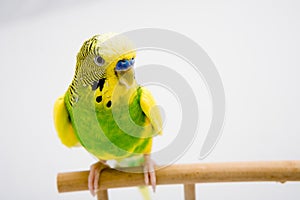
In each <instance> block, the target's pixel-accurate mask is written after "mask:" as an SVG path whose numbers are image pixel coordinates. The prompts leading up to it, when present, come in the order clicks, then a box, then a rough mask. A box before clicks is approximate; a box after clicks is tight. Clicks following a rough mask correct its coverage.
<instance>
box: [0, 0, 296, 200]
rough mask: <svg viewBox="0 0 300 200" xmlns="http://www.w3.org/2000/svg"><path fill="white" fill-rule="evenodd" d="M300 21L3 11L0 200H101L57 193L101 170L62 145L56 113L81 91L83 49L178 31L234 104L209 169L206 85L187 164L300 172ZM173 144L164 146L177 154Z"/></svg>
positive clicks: (212, 14) (87, 9) (42, 8)
mask: <svg viewBox="0 0 300 200" xmlns="http://www.w3.org/2000/svg"><path fill="white" fill-rule="evenodd" d="M299 9H300V4H299V2H298V1H296V0H295V1H243V2H242V1H209V2H208V1H187V0H186V1H156V0H152V1H138V0H136V1H121V0H119V1H108V0H103V1H86V2H84V1H79V2H76V3H75V1H67V0H65V1H49V2H48V1H46V0H43V1H37V0H26V1H25V0H24V1H17V0H14V1H8V0H6V1H1V2H0V13H1V14H0V17H1V19H0V87H1V90H0V91H1V104H0V119H1V122H0V124H1V129H0V130H1V131H0V134H1V140H0V162H1V165H0V167H1V170H0V179H1V182H0V188H1V189H0V191H1V192H0V199H3V200H6V199H9V200H10V199H21V198H22V199H26V200H27V199H28V200H32V199H49V200H50V199H51V200H54V199H57V200H59V199H64V200H75V199H78V200H79V199H93V198H92V197H91V196H90V194H89V193H88V192H78V193H68V194H58V192H57V190H56V174H57V173H58V172H61V171H72V170H82V169H88V167H89V165H90V164H92V163H93V162H95V160H94V159H93V158H92V157H91V156H90V155H89V154H88V153H86V152H85V151H84V150H83V149H67V148H65V147H64V146H63V145H61V143H60V141H59V140H58V138H57V136H56V133H55V130H54V127H53V120H52V110H53V103H54V101H55V99H56V98H57V97H58V96H59V95H61V94H63V93H64V91H65V90H66V89H67V86H68V84H69V83H70V81H71V80H72V77H73V71H74V66H75V56H76V53H77V51H78V50H79V48H80V46H81V44H82V42H83V41H84V40H85V39H87V38H89V37H91V36H92V35H94V34H97V33H104V32H111V31H113V32H122V31H128V30H132V29H136V28H143V27H155V28H167V29H170V30H174V31H177V32H179V33H182V34H184V35H186V36H188V37H190V38H191V39H192V40H194V41H195V42H197V43H198V44H199V45H200V46H202V47H203V49H204V50H205V51H206V52H207V53H208V55H209V56H210V57H211V59H212V60H213V62H214V63H215V65H216V67H217V69H218V71H219V73H220V76H221V78H222V80H223V84H224V87H225V93H226V99H227V102H226V104H227V107H226V110H227V114H226V122H225V126H224V132H223V135H222V137H221V139H220V141H219V143H218V144H217V146H216V148H215V149H214V151H213V152H212V153H211V154H210V155H209V156H208V157H207V158H206V159H205V160H203V161H200V160H198V156H199V152H200V147H201V145H202V143H203V139H204V136H205V135H204V133H205V131H206V129H207V127H208V124H209V118H210V112H209V110H210V109H208V108H210V102H209V100H207V99H208V96H207V91H206V90H205V88H204V87H203V83H202V86H201V84H200V85H199V88H200V92H199V93H198V94H203V98H202V99H201V100H200V101H199V104H200V105H199V108H200V111H202V112H201V114H200V115H201V116H200V130H199V136H198V137H197V138H196V140H195V142H194V143H193V145H192V146H191V148H190V149H189V150H188V151H187V152H186V154H185V155H184V156H183V157H182V158H181V159H180V160H179V161H178V162H180V163H183V162H185V163H195V162H223V161H254V160H286V159H298V160H299V159H300V145H299V141H300V126H299V113H300V104H299V102H300V91H299V89H300V79H299V74H300V70H299V64H300V61H299V50H300V38H299V35H300V29H299V28H300V21H299V18H300V14H299ZM141 58H142V56H141ZM160 58H161V60H158V61H161V62H164V63H168V60H167V57H160ZM168 59H170V63H171V62H172V58H169V57H168ZM138 62H139V61H138V58H137V63H138ZM157 73H159V72H157ZM200 82H201V81H200ZM194 88H196V89H197V88H198V87H197V85H196V86H195V85H194ZM199 88H198V89H199ZM201 88H202V89H201ZM154 89H155V88H154ZM156 94H159V92H156ZM157 98H158V99H160V101H161V102H163V101H164V98H162V97H157ZM200 98H201V95H200ZM175 103H176V102H175ZM162 104H163V103H162ZM174 105H176V104H174ZM177 110H178V109H177ZM166 111H167V110H166ZM175 111H176V109H174V112H175ZM206 114H207V115H206ZM176 115H177V113H176V112H175V113H170V112H169V113H168V112H167V113H166V117H167V120H169V122H176V120H178V119H180V118H176ZM172 116H175V117H174V118H172ZM201 119H202V120H201ZM172 120H173V121H172ZM170 130H172V129H171V128H170V129H167V130H166V131H165V134H166V136H167V137H168V136H170V137H171V136H172V132H170ZM163 137H164V136H163ZM163 137H162V139H161V141H164V142H161V145H167V144H168V140H166V139H163ZM165 138H166V137H165ZM299 188H300V184H299V183H286V184H279V183H231V184H225V183H222V184H201V185H198V186H197V193H198V197H197V199H202V200H212V199H236V200H237V199H241V198H242V199H245V200H250V199H251V200H252V199H270V200H271V199H272V200H279V199H294V200H296V199H299V198H300V189H299ZM110 198H111V199H141V197H140V195H139V193H138V190H136V189H118V190H111V191H110ZM153 198H154V199H167V198H168V199H183V188H182V186H159V187H158V188H157V192H156V194H155V195H154V196H153Z"/></svg>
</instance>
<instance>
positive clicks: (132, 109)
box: [54, 33, 162, 195]
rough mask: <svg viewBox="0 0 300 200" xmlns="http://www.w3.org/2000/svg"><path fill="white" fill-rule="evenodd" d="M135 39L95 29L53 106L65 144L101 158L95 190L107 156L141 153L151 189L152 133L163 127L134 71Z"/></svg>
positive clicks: (93, 178)
mask: <svg viewBox="0 0 300 200" xmlns="http://www.w3.org/2000/svg"><path fill="white" fill-rule="evenodd" d="M135 57H136V52H135V50H134V45H133V43H132V42H131V41H130V40H129V39H128V38H127V37H125V36H122V35H117V34H115V33H107V34H100V35H95V36H93V37H92V38H90V39H89V40H87V41H85V42H84V44H83V46H82V47H81V49H80V51H79V53H78V55H77V63H76V70H75V75H74V78H73V80H72V83H71V84H70V86H69V88H68V89H67V91H66V93H65V94H64V95H63V96H61V97H59V98H58V99H57V100H56V102H55V106H54V123H55V128H56V130H57V133H58V136H59V138H60V140H61V142H62V143H63V144H64V145H66V146H67V147H75V146H82V147H84V148H85V149H86V150H87V151H88V152H90V153H91V154H92V155H94V156H95V157H96V158H97V159H99V161H98V162H97V163H95V164H93V165H92V166H91V168H90V174H89V180H88V182H89V183H88V187H89V190H90V192H91V193H92V195H95V192H96V191H97V188H98V187H99V184H101V183H99V176H100V173H101V170H103V169H105V168H106V167H108V165H107V164H106V161H107V160H116V161H117V162H122V160H124V159H127V158H131V157H138V156H140V157H141V158H143V159H141V160H142V163H141V164H142V165H143V166H144V177H145V184H146V185H148V184H151V185H152V187H153V190H155V185H156V177H155V171H154V162H153V161H152V160H151V158H150V153H151V147H152V138H153V137H154V136H155V135H157V134H161V133H162V120H161V115H160V112H159V109H158V108H157V106H156V103H155V100H154V98H153V96H152V95H151V93H150V92H149V90H147V89H146V88H145V87H142V86H140V85H139V84H138V83H137V82H136V80H135V75H134V69H133V66H134V62H135Z"/></svg>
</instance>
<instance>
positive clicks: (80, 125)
mask: <svg viewBox="0 0 300 200" xmlns="http://www.w3.org/2000/svg"><path fill="white" fill-rule="evenodd" d="M134 90H135V91H133V92H130V91H123V94H120V95H119V97H118V98H116V100H115V101H114V102H113V103H112V105H111V107H110V108H108V107H107V105H106V104H105V103H102V102H100V103H98V102H97V101H96V100H95V92H94V91H92V90H89V89H88V88H82V90H80V91H78V101H77V102H76V103H74V104H73V105H71V104H70V103H69V102H70V101H69V100H70V95H71V93H68V92H67V94H66V96H65V103H66V105H67V109H68V112H69V114H70V118H71V122H72V125H73V127H74V130H75V133H76V136H77V138H78V140H79V141H80V143H81V145H82V146H83V147H85V149H86V150H87V151H89V152H90V153H91V154H93V155H94V156H96V157H97V158H99V159H103V160H110V159H115V160H118V159H122V158H126V157H129V156H133V155H136V154H142V153H145V152H146V151H147V148H151V147H149V145H150V146H151V143H152V138H151V137H145V138H143V135H151V134H152V133H150V132H152V128H149V127H148V126H146V116H145V114H144V113H143V111H142V108H141V106H140V97H141V93H142V89H141V88H140V87H136V88H134ZM131 91H132V90H131ZM132 94H133V95H134V96H133V100H132V101H131V103H130V104H128V99H129V97H130V95H132ZM113 109H114V111H116V112H114V113H113ZM128 111H129V113H130V117H131V119H128V117H126V116H128ZM116 115H119V116H116ZM122 116H124V117H122ZM116 118H117V119H118V123H116V121H115V119H116ZM128 120H132V121H133V122H134V124H136V125H137V126H139V127H135V126H131V124H132V121H128ZM120 123H121V127H122V128H123V129H124V128H125V131H124V130H122V129H121V128H120ZM124 126H126V127H124ZM130 126H131V127H130ZM129 131H131V132H130V133H128V132H129ZM131 133H134V135H132V134H131Z"/></svg>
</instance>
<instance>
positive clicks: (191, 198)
mask: <svg viewBox="0 0 300 200" xmlns="http://www.w3.org/2000/svg"><path fill="white" fill-rule="evenodd" d="M184 199H185V200H195V199H196V193H195V184H184Z"/></svg>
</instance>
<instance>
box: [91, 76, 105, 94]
mask: <svg viewBox="0 0 300 200" xmlns="http://www.w3.org/2000/svg"><path fill="white" fill-rule="evenodd" d="M104 83H105V78H101V79H100V80H99V81H95V82H94V83H93V85H92V90H96V89H97V88H98V87H99V89H100V91H102V89H103V87H104Z"/></svg>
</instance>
